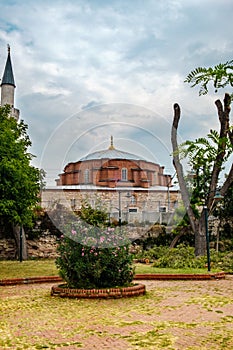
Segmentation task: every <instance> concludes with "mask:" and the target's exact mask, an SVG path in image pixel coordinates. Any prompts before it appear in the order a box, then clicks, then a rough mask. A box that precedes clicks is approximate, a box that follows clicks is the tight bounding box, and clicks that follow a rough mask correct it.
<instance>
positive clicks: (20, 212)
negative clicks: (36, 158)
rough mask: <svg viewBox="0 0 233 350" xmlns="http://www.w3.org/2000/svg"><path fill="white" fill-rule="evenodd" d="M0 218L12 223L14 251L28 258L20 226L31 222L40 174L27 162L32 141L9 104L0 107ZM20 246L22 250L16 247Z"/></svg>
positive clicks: (30, 157)
mask: <svg viewBox="0 0 233 350" xmlns="http://www.w3.org/2000/svg"><path fill="white" fill-rule="evenodd" d="M0 125H1V127H0V128H1V132H0V220H1V222H2V223H3V224H5V225H9V224H10V225H11V226H12V229H13V234H14V238H15V241H16V245H17V253H18V255H19V253H20V254H21V257H22V259H26V258H27V250H26V239H25V234H24V230H23V226H30V225H31V224H32V218H33V207H34V206H35V205H36V203H37V202H38V200H39V196H38V194H39V191H40V180H41V175H40V171H39V169H37V168H35V167H33V166H32V165H31V164H30V162H31V159H32V157H33V156H32V155H31V154H30V153H29V152H28V147H30V146H31V141H30V139H29V136H28V135H27V125H26V124H25V123H24V122H23V121H20V122H19V123H17V121H16V120H15V119H14V118H13V117H10V108H9V106H4V107H0ZM20 246H21V248H22V249H21V251H19V248H20Z"/></svg>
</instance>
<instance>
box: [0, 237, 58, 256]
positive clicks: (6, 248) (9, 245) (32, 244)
mask: <svg viewBox="0 0 233 350" xmlns="http://www.w3.org/2000/svg"><path fill="white" fill-rule="evenodd" d="M27 249H28V258H29V259H33V258H49V259H54V258H56V257H57V252H56V249H57V238H56V236H53V235H50V234H49V233H48V232H47V233H45V234H42V235H41V237H39V238H38V239H33V240H27ZM0 259H1V260H8V259H16V245H15V241H14V239H6V238H3V239H0Z"/></svg>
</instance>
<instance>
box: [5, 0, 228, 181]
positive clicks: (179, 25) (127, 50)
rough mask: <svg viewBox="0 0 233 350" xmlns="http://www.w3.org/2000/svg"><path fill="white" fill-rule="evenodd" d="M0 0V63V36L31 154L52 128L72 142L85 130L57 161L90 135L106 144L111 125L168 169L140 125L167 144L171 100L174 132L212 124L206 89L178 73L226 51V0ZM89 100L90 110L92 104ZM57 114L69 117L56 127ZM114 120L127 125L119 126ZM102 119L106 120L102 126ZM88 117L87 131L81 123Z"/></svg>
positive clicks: (194, 132) (221, 57)
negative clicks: (177, 118)
mask: <svg viewBox="0 0 233 350" xmlns="http://www.w3.org/2000/svg"><path fill="white" fill-rule="evenodd" d="M0 4H1V13H0V23H1V24H0V72H1V71H2V72H3V69H4V65H5V60H6V44H7V43H9V44H10V45H11V50H12V51H11V52H12V62H13V69H14V74H15V80H16V85H17V89H16V103H15V104H16V107H17V108H19V109H20V110H21V117H22V118H23V119H24V120H25V121H26V122H27V123H28V124H29V133H30V136H31V139H32V143H33V147H32V151H33V153H34V154H36V155H37V157H38V159H37V160H35V161H36V162H37V164H40V161H41V156H42V153H43V150H44V148H45V145H46V144H47V142H48V143H49V140H51V138H53V136H54V133H55V134H56V130H59V132H60V135H61V137H60V138H62V139H64V140H69V139H72V140H73V141H72V142H74V144H75V142H76V141H77V140H76V141H75V135H76V137H77V138H78V137H79V136H80V135H85V136H83V138H82V143H79V144H78V147H76V150H75V152H76V153H72V152H71V151H70V152H67V155H64V157H63V159H64V161H66V160H69V159H71V156H72V157H73V156H75V157H76V158H75V160H77V159H78V157H81V156H83V155H85V154H86V153H87V152H89V151H90V150H92V149H95V146H97V145H103V146H105V145H106V147H107V144H108V141H109V135H110V134H111V132H112V133H113V134H114V137H115V139H116V141H117V140H121V141H122V142H119V145H122V148H123V146H125V147H126V148H128V147H130V144H131V146H132V148H133V149H134V150H135V151H137V152H139V153H140V152H142V153H143V155H146V154H145V153H146V151H145V150H146V149H147V150H148V156H149V157H151V152H152V153H153V155H154V157H155V158H156V159H157V160H158V161H160V162H162V163H164V164H165V165H166V166H167V167H168V168H167V170H168V171H170V172H172V171H173V169H172V166H171V165H170V156H169V155H168V153H169V152H166V151H165V150H164V149H162V148H161V149H159V151H158V154H155V153H156V149H155V151H154V150H153V151H152V149H154V148H153V147H154V145H153V141H152V139H151V138H150V137H149V136H148V134H147V133H145V130H150V131H151V132H152V133H154V134H156V135H162V138H164V139H166V141H165V143H167V144H168V149H169V148H170V143H169V142H170V141H169V137H170V125H171V121H172V116H173V104H174V103H175V102H178V103H179V104H180V105H181V109H182V121H181V125H180V134H181V139H183V140H185V139H194V138H196V137H199V136H204V135H206V134H207V133H208V131H209V128H210V125H211V127H213V125H216V126H217V117H216V110H215V106H214V100H215V99H216V96H215V95H214V94H213V93H212V92H211V93H210V94H209V95H207V96H204V97H199V96H198V89H190V87H189V86H188V85H187V84H184V82H183V81H184V79H185V76H186V75H187V74H188V73H189V72H190V71H191V70H192V69H194V68H195V67H197V66H211V65H214V64H217V63H219V62H224V61H226V60H229V59H231V58H232V57H231V51H232V35H231V32H232V30H231V29H232V28H231V27H232V25H231V23H232V15H233V13H232V12H233V5H232V2H231V1H230V0H222V1H221V2H219V1H217V0H204V1H203V0H202V1H199V0H195V1H194V0H190V1H186V0H158V1H153V0H147V1H145V2H141V1H137V0H135V1H130V0H127V1H125V0H124V1H123V0H117V1H116V0H113V1H111V2H110V1H99V0H98V1H97V0H96V1H95V0H87V1H86V0H85V1H84V0H77V1H71V0H68V1H63V0H59V1H50V2H47V1H45V0H40V1H33V0H29V1H28V0H27V1H26V0H21V1H19V0H15V1H8V2H5V1H0ZM12 14H14V15H12ZM117 105H118V106H121V109H120V113H121V115H120V114H119V112H118V111H117V110H113V108H112V109H111V110H110V109H109V108H107V107H106V106H115V108H116V109H117ZM98 106H99V109H98ZM100 106H101V108H100ZM104 106H105V109H104ZM122 106H124V107H125V108H126V110H125V111H124V110H123V109H122ZM127 106H131V108H129V107H127ZM132 106H134V107H132ZM134 108H135V109H136V112H135V115H133V109H134ZM97 110H98V113H99V114H98V113H96V112H95V113H94V111H97ZM129 110H130V113H129ZM139 110H140V113H139ZM145 110H146V112H145ZM142 111H144V112H142ZM107 113H108V115H107ZM72 118H74V119H72ZM75 118H76V119H75ZM67 120H75V122H74V125H73V128H72V127H69V128H68V129H66V130H65V132H63V130H62V128H64V125H65V124H66V123H67ZM117 122H118V123H119V124H118V125H117V124H116V123H117ZM123 122H124V123H128V124H129V125H131V124H133V125H136V126H135V127H134V128H132V127H131V128H130V127H127V128H126V127H124V128H122V125H123V124H121V123H123ZM102 123H108V124H109V123H112V124H111V126H110V125H108V126H106V128H104V127H100V125H102ZM113 123H115V124H113ZM166 123H167V125H166ZM68 124H69V123H68ZM124 125H125V124H124ZM93 127H94V128H95V132H94V131H93V130H92V132H87V131H88V130H91V128H93ZM140 128H141V129H140ZM143 130H144V132H143ZM165 136H166V137H165ZM127 139H128V140H130V142H129V141H128V143H127V141H126V140H127ZM123 140H125V141H124V142H123ZM133 140H134V142H133ZM59 142H60V143H61V144H62V141H59V138H58V143H59ZM64 142H65V141H64ZM137 142H138V144H137ZM64 144H65V146H67V144H66V142H65V143H64ZM64 144H63V146H64ZM136 144H137V145H136ZM139 144H141V146H140V145H139ZM57 146H59V145H57ZM67 147H68V146H67ZM69 147H71V146H70V145H69ZM69 147H68V148H69ZM71 148H72V150H74V149H75V148H74V147H71ZM126 150H127V149H126ZM68 154H70V155H69V156H68ZM55 158H59V154H58V155H57V156H56V157H55ZM53 161H54V159H51V160H50V163H52V162H53ZM61 163H62V164H61ZM62 166H63V160H62V161H61V162H59V161H58V163H57V164H56V165H54V166H53V165H51V164H50V168H54V169H55V168H56V170H55V171H56V173H55V172H54V174H51V179H52V177H53V178H55V177H56V174H57V173H58V172H61V170H62V168H61V167H62ZM59 167H60V168H59Z"/></svg>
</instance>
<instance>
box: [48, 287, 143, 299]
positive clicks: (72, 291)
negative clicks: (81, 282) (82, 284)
mask: <svg viewBox="0 0 233 350" xmlns="http://www.w3.org/2000/svg"><path fill="white" fill-rule="evenodd" d="M145 293H146V286H145V285H144V284H135V285H134V286H130V287H119V288H103V289H99V288H94V289H76V288H66V287H62V286H53V287H52V288H51V296H59V297H61V298H86V299H87V298H88V299H110V298H112V299H118V298H129V297H137V296H139V295H144V294H145Z"/></svg>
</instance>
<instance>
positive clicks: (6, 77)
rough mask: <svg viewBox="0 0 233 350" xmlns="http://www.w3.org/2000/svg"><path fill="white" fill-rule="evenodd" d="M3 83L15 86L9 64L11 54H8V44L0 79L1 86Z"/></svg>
mask: <svg viewBox="0 0 233 350" xmlns="http://www.w3.org/2000/svg"><path fill="white" fill-rule="evenodd" d="M3 84H8V85H13V86H14V87H15V80H14V75H13V69H12V64H11V54H10V47H9V46H8V56H7V61H6V65H5V70H4V74H3V78H2V81H1V86H2V85H3Z"/></svg>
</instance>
